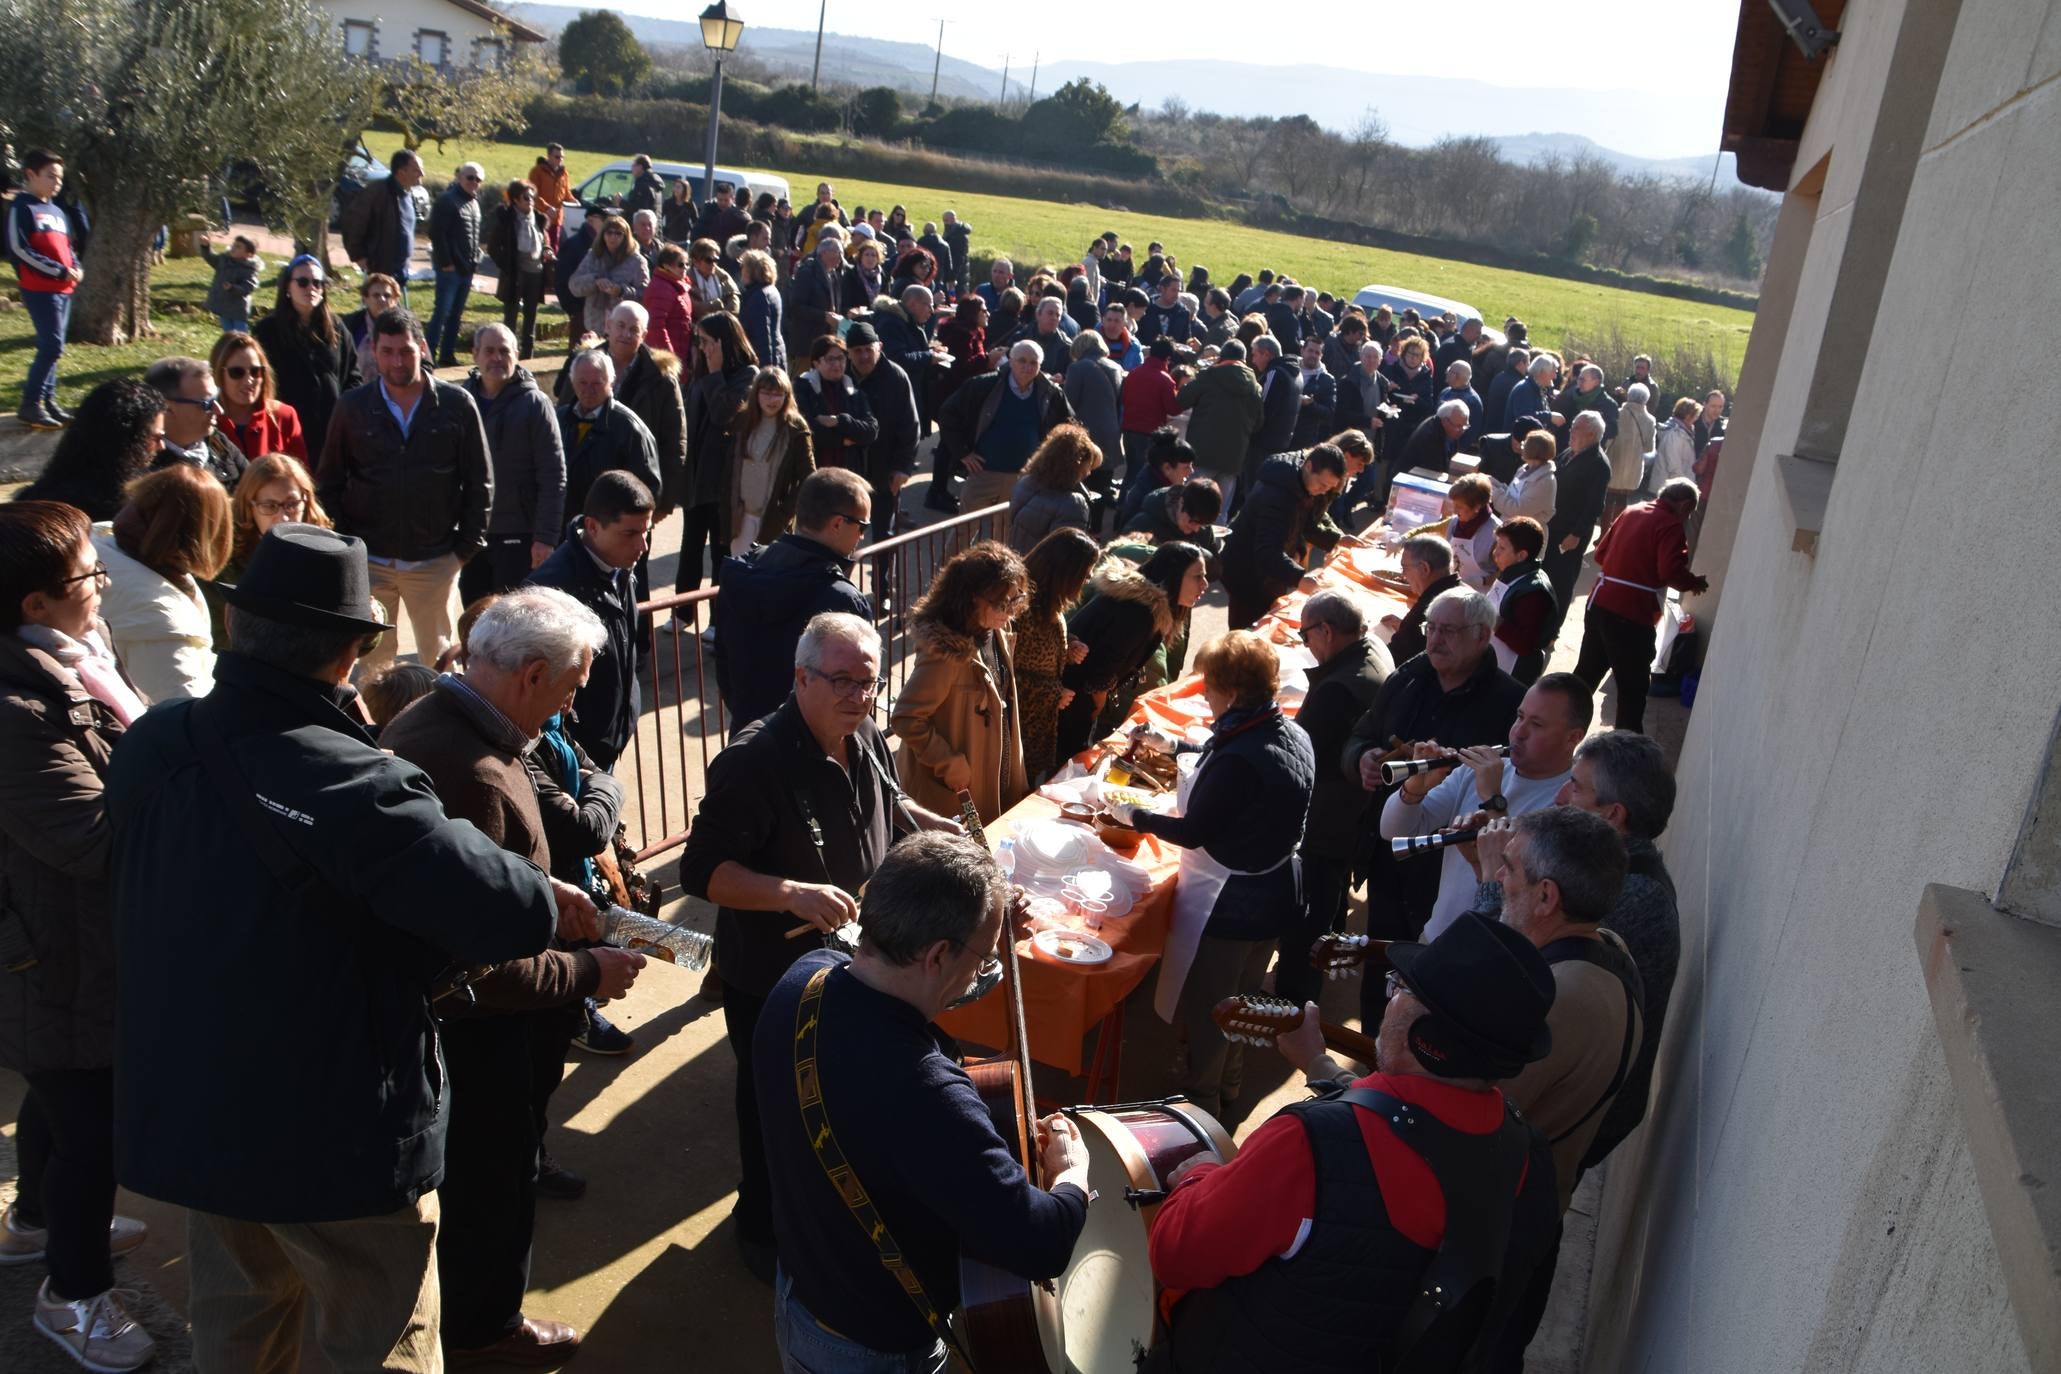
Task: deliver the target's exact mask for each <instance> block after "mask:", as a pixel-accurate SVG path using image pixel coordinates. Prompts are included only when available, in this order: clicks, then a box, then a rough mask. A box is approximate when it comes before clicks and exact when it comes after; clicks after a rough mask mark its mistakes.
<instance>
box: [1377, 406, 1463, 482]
mask: <svg viewBox="0 0 2061 1374" xmlns="http://www.w3.org/2000/svg"><path fill="white" fill-rule="evenodd" d="M1463 433H1464V431H1463ZM1459 451H1460V444H1459V441H1458V440H1454V439H1448V438H1446V426H1445V421H1443V420H1441V419H1439V418H1438V416H1437V415H1436V414H1431V415H1427V416H1425V417H1424V418H1423V419H1422V420H1419V421H1418V422H1417V427H1416V428H1415V429H1413V430H1411V431H1410V437H1409V438H1408V439H1406V440H1404V441H1403V446H1402V448H1401V449H1400V450H1399V451H1398V452H1397V454H1396V457H1395V461H1394V462H1393V463H1392V464H1391V465H1390V466H1392V467H1393V468H1394V469H1395V470H1396V471H1397V472H1408V471H1410V469H1412V468H1423V469H1425V470H1426V471H1428V472H1445V471H1447V470H1448V469H1449V468H1451V466H1452V462H1453V455H1454V454H1455V453H1458V452H1459Z"/></svg>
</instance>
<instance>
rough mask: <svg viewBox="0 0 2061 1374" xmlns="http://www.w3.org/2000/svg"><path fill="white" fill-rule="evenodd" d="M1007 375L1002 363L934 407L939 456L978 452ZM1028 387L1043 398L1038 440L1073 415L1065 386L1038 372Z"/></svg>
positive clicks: (993, 414) (993, 417)
mask: <svg viewBox="0 0 2061 1374" xmlns="http://www.w3.org/2000/svg"><path fill="white" fill-rule="evenodd" d="M1008 378H1009V369H1008V368H1007V367H1006V366H1005V367H1003V368H1001V369H999V370H998V371H994V372H985V373H982V374H981V375H980V376H978V377H974V378H972V379H970V380H968V381H967V382H966V384H965V385H963V386H961V387H960V388H959V389H958V390H957V391H955V392H953V393H952V397H951V399H950V400H948V401H946V402H945V403H944V405H943V406H941V407H940V408H939V409H938V413H937V446H938V453H939V454H940V455H941V456H943V457H946V458H963V457H965V456H966V455H967V454H969V453H978V452H980V440H981V436H982V435H984V434H986V433H987V431H988V426H989V425H991V424H993V423H994V422H995V412H996V411H997V410H999V409H1001V406H1002V398H1001V396H1000V394H999V393H998V390H997V389H998V388H1000V387H1003V386H1007V385H1008V384H1009V383H1008ZM1031 391H1032V393H1033V394H1035V395H1040V396H1042V397H1043V398H1044V405H1045V409H1044V416H1043V418H1042V419H1041V420H1039V422H1038V438H1039V439H1040V440H1041V441H1042V440H1043V439H1044V437H1045V436H1046V435H1048V434H1050V433H1051V432H1052V431H1053V429H1054V428H1056V427H1057V426H1059V425H1063V424H1065V423H1066V422H1067V421H1068V420H1071V419H1072V418H1073V407H1072V406H1070V405H1068V404H1067V401H1066V390H1065V388H1063V387H1061V386H1060V385H1059V383H1058V382H1055V381H1053V380H1052V378H1051V377H1050V376H1049V375H1048V374H1046V373H1043V372H1040V373H1039V374H1038V377H1037V380H1036V381H1035V382H1033V383H1032V384H1031Z"/></svg>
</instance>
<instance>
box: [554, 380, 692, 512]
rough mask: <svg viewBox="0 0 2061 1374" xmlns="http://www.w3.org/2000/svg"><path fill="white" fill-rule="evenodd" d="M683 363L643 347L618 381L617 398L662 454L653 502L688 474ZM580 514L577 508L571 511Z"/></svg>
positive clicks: (659, 456)
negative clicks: (648, 432) (682, 384)
mask: <svg viewBox="0 0 2061 1374" xmlns="http://www.w3.org/2000/svg"><path fill="white" fill-rule="evenodd" d="M681 362H682V360H681V359H679V358H677V357H675V356H674V355H673V354H671V353H668V352H667V351H666V350H665V349H663V348H656V349H655V348H653V347H652V346H651V345H650V344H639V345H638V346H637V356H636V357H634V358H632V359H630V365H629V366H628V367H626V368H624V369H623V372H622V376H620V377H618V378H616V383H615V398H616V399H617V400H618V401H621V402H622V403H623V404H624V405H626V406H628V407H629V408H630V409H631V410H634V411H636V412H637V418H638V419H640V420H642V421H643V422H644V428H645V429H647V430H649V431H650V432H651V443H652V446H653V447H654V448H655V449H657V451H658V480H659V485H658V486H655V487H653V488H652V489H651V495H652V499H653V500H661V499H663V498H664V496H665V494H666V492H667V491H668V490H672V489H676V488H677V486H678V485H679V484H680V483H681V482H683V481H684V480H685V474H686V471H687V401H686V397H685V396H684V395H683V394H682V392H681V388H680V367H681ZM577 513H578V508H577V507H575V508H574V509H573V510H571V511H568V512H567V514H577Z"/></svg>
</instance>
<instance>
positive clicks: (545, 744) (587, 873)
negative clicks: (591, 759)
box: [534, 711, 595, 892]
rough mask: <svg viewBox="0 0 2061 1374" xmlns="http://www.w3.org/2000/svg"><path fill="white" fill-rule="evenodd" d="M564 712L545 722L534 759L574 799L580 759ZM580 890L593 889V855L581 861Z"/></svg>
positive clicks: (577, 794) (577, 797)
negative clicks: (570, 737)
mask: <svg viewBox="0 0 2061 1374" xmlns="http://www.w3.org/2000/svg"><path fill="white" fill-rule="evenodd" d="M567 729H568V726H567V724H566V719H565V712H563V711H560V712H559V713H558V714H557V715H555V716H553V717H551V719H549V720H547V721H545V722H544V728H543V730H542V731H541V732H540V733H539V734H538V735H537V748H536V754H535V756H534V757H535V758H536V760H537V762H538V763H540V764H542V765H543V766H544V771H545V772H546V773H549V774H550V775H551V780H552V781H553V782H555V783H557V784H558V785H559V786H560V787H562V788H564V789H565V795H567V796H568V797H571V798H572V799H573V800H574V801H578V800H579V799H580V760H579V757H578V756H577V755H575V754H574V753H573V747H572V741H571V740H570V739H569V738H568V737H567V734H566V731H567ZM580 878H581V882H580V889H581V891H583V892H592V891H593V890H594V885H595V880H594V860H593V858H592V856H588V857H584V858H582V859H581V860H580Z"/></svg>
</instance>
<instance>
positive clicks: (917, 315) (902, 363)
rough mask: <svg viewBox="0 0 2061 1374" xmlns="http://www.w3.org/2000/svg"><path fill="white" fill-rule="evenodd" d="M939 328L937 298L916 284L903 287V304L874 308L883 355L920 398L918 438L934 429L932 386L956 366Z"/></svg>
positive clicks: (927, 289) (917, 407) (917, 416)
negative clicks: (931, 404) (899, 371)
mask: <svg viewBox="0 0 2061 1374" xmlns="http://www.w3.org/2000/svg"><path fill="white" fill-rule="evenodd" d="M937 326H938V317H937V297H936V296H935V295H933V294H932V293H931V289H930V288H929V287H927V286H923V285H920V284H918V283H916V282H910V283H909V284H908V285H907V286H905V287H903V288H902V295H901V301H900V303H899V304H896V305H893V306H889V307H886V308H882V307H880V306H879V305H877V304H876V306H875V308H874V312H873V327H874V328H875V329H876V330H878V331H879V333H880V348H881V353H882V356H884V357H885V358H886V359H887V360H888V361H889V362H891V363H893V364H894V365H895V366H896V367H898V368H900V369H901V370H902V371H903V372H904V373H905V374H907V376H908V378H909V386H910V388H911V391H912V394H913V395H914V396H915V398H916V423H917V425H918V428H917V430H916V435H915V437H916V438H918V439H920V438H922V437H923V435H924V434H926V433H928V432H929V430H930V419H931V416H930V390H931V386H932V385H933V384H934V383H935V382H936V381H937V380H938V378H940V377H942V376H944V374H945V370H946V369H947V368H949V367H950V366H951V365H952V354H951V350H950V349H948V348H946V347H945V346H944V345H943V344H941V343H939V342H938V341H937ZM846 342H847V343H849V342H850V340H846Z"/></svg>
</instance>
